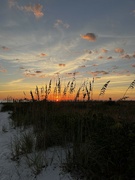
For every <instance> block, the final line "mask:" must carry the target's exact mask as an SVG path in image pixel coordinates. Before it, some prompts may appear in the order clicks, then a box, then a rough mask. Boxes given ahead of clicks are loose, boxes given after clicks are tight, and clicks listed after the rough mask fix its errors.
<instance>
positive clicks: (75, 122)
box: [4, 101, 135, 180]
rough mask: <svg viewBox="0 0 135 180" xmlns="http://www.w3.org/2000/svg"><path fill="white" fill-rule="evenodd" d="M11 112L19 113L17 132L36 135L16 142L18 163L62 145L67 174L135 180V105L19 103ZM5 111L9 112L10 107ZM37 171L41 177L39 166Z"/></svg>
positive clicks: (16, 118)
mask: <svg viewBox="0 0 135 180" xmlns="http://www.w3.org/2000/svg"><path fill="white" fill-rule="evenodd" d="M7 106H8V104H7ZM9 108H10V109H12V110H13V112H12V115H11V118H12V122H13V126H14V127H20V128H22V127H23V128H24V129H25V128H28V127H32V129H33V132H32V135H31V134H29V133H27V134H23V135H22V136H21V138H20V139H19V140H18V139H17V138H15V140H14V141H13V144H12V147H13V150H14V151H13V154H14V157H15V159H17V158H19V156H20V155H22V153H24V154H29V153H30V152H32V150H33V148H34V152H40V151H45V150H46V149H48V148H50V147H56V146H62V147H63V148H65V149H66V160H65V162H64V163H63V164H62V167H63V170H64V171H66V172H67V171H68V172H71V173H72V175H73V176H74V177H78V176H79V178H82V179H90V178H91V179H114V180H117V179H132V178H134V177H135V112H134V108H135V102H132V101H121V102H112V101H108V102H102V101H92V102H57V103H56V102H47V101H39V102H38V101H37V102H36V101H34V102H14V103H12V108H11V104H10V105H9ZM4 109H8V107H6V104H5V107H4ZM33 139H34V143H33ZM69 144H70V148H67V147H68V145H69ZM27 157H29V156H27ZM36 157H38V156H36ZM27 161H28V162H29V161H30V159H29V160H28V159H27ZM34 162H38V161H34ZM38 163H39V165H40V160H39V162H38ZM41 164H42V162H41ZM33 167H34V165H33ZM36 168H37V169H36ZM35 171H36V173H37V174H38V172H40V171H39V169H38V165H37V166H36V165H35ZM34 173H35V172H34Z"/></svg>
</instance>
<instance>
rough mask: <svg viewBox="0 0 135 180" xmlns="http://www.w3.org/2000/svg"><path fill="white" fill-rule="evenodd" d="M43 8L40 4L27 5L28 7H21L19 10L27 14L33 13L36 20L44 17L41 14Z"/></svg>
mask: <svg viewBox="0 0 135 180" xmlns="http://www.w3.org/2000/svg"><path fill="white" fill-rule="evenodd" d="M42 8H43V6H42V5H40V4H35V5H33V6H32V5H28V6H22V7H21V9H22V10H24V11H27V12H33V14H34V15H35V17H36V18H40V17H42V16H43V15H44V13H43V12H42Z"/></svg>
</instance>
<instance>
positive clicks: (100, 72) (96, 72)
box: [89, 71, 109, 76]
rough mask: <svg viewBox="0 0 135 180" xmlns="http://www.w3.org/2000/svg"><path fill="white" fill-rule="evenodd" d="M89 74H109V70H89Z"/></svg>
mask: <svg viewBox="0 0 135 180" xmlns="http://www.w3.org/2000/svg"><path fill="white" fill-rule="evenodd" d="M89 74H91V75H92V76H97V75H99V74H101V75H106V74H109V72H107V71H91V72H89Z"/></svg>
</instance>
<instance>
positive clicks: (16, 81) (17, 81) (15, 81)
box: [9, 79, 24, 85]
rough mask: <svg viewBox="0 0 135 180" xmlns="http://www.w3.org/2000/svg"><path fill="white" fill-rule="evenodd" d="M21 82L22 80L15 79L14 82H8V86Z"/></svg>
mask: <svg viewBox="0 0 135 180" xmlns="http://www.w3.org/2000/svg"><path fill="white" fill-rule="evenodd" d="M23 80H24V79H17V80H14V81H11V82H9V84H10V85H12V84H16V83H20V82H22V81H23Z"/></svg>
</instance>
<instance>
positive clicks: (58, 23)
mask: <svg viewBox="0 0 135 180" xmlns="http://www.w3.org/2000/svg"><path fill="white" fill-rule="evenodd" d="M59 26H62V27H64V28H66V29H68V28H69V27H70V25H69V24H67V23H64V22H63V21H62V20H60V19H57V20H56V22H55V23H54V27H55V28H57V27H59Z"/></svg>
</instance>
